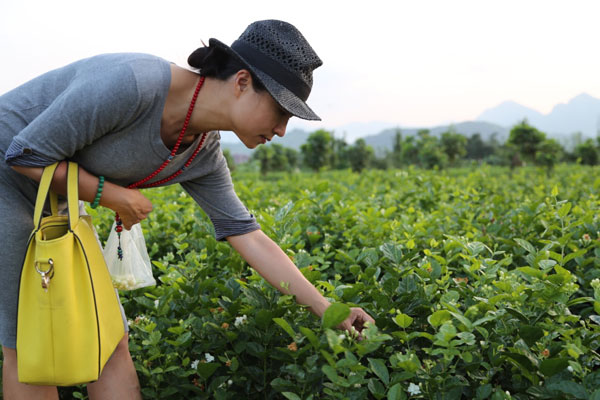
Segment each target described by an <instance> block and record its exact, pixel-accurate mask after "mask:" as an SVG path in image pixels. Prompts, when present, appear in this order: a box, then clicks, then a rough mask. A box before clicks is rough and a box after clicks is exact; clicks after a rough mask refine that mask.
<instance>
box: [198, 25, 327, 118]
mask: <svg viewBox="0 0 600 400" xmlns="http://www.w3.org/2000/svg"><path fill="white" fill-rule="evenodd" d="M209 46H210V47H217V48H220V49H222V50H224V51H226V52H227V53H229V54H231V55H233V56H234V57H237V58H238V59H239V60H240V61H241V62H242V63H243V64H245V65H246V66H248V69H250V70H251V71H252V73H254V75H255V76H256V77H257V79H258V80H259V81H260V82H261V83H262V84H263V86H264V87H265V88H266V89H267V91H268V92H269V93H270V94H271V96H273V98H274V99H275V101H276V102H277V103H278V104H279V105H280V106H281V107H283V108H284V109H285V110H286V111H288V112H289V113H291V114H292V115H294V116H296V117H298V118H302V119H307V120H315V121H320V120H321V118H319V116H318V115H317V114H315V113H314V111H313V110H311V109H310V107H309V106H308V105H307V104H306V99H308V95H309V94H310V91H311V89H312V83H313V78H312V72H313V70H314V69H315V68H317V67H319V66H321V65H322V64H323V61H321V59H320V58H319V56H317V53H315V51H314V50H313V49H312V47H310V44H308V42H307V41H306V39H305V38H304V36H302V34H301V33H300V31H298V29H296V27H294V26H293V25H292V24H290V23H287V22H284V21H278V20H264V21H256V22H253V23H252V24H250V25H248V27H247V28H246V30H245V31H244V33H242V34H241V36H240V37H239V38H238V39H237V40H236V41H234V42H233V43H232V45H231V47H230V46H227V45H226V44H224V43H222V42H220V41H219V40H217V39H214V38H211V39H210V40H209Z"/></svg>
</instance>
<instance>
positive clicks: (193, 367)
mask: <svg viewBox="0 0 600 400" xmlns="http://www.w3.org/2000/svg"><path fill="white" fill-rule="evenodd" d="M199 362H200V360H194V361H193V362H192V365H191V367H192V369H196V368H198V363H199Z"/></svg>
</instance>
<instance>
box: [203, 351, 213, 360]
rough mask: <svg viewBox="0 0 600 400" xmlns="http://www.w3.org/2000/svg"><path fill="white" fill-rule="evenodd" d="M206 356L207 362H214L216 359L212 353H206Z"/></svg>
mask: <svg viewBox="0 0 600 400" xmlns="http://www.w3.org/2000/svg"><path fill="white" fill-rule="evenodd" d="M204 358H206V362H213V361H215V358H214V357H213V356H211V355H210V353H205V354H204Z"/></svg>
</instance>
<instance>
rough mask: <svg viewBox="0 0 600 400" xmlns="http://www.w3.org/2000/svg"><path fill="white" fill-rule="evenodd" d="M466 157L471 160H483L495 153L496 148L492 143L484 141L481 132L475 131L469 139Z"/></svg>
mask: <svg viewBox="0 0 600 400" xmlns="http://www.w3.org/2000/svg"><path fill="white" fill-rule="evenodd" d="M465 148H466V150H467V154H466V157H467V158H468V159H469V160H480V161H481V160H483V159H485V158H487V157H489V156H491V155H492V154H494V148H493V147H492V145H491V144H488V143H486V142H484V141H483V139H482V138H481V135H480V134H479V133H474V134H472V135H471V137H469V138H468V139H467V145H466V146H465Z"/></svg>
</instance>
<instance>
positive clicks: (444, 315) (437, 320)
mask: <svg viewBox="0 0 600 400" xmlns="http://www.w3.org/2000/svg"><path fill="white" fill-rule="evenodd" d="M451 318H452V315H450V312H449V311H447V310H438V311H436V312H434V313H433V314H431V315H430V316H429V317H427V322H429V323H430V324H431V326H433V327H434V328H437V327H438V326H440V325H442V324H443V323H444V322H446V321H448V320H450V319H451Z"/></svg>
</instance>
